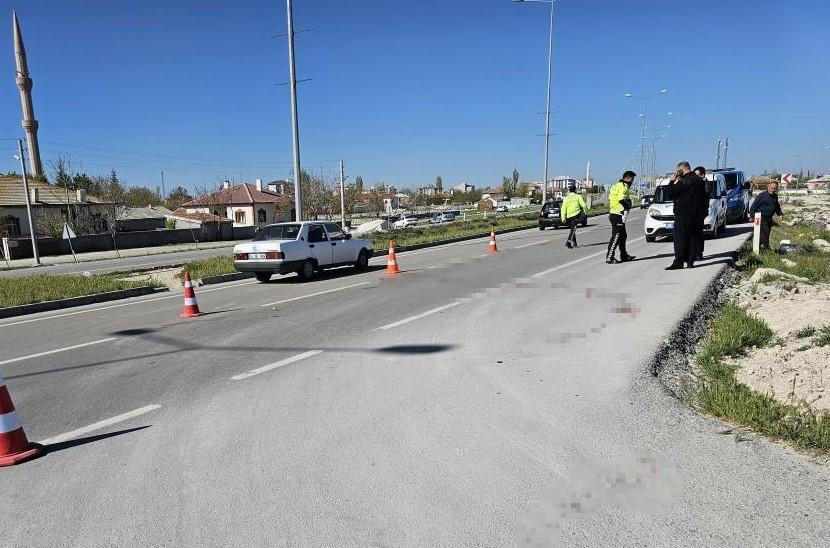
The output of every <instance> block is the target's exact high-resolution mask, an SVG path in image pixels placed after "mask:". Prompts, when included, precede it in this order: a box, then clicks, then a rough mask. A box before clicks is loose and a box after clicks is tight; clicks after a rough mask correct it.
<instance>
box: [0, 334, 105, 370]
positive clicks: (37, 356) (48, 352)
mask: <svg viewBox="0 0 830 548" xmlns="http://www.w3.org/2000/svg"><path fill="white" fill-rule="evenodd" d="M114 340H115V337H110V338H108V339H100V340H97V341H90V342H87V343H83V344H74V345H72V346H64V347H63V348H56V349H54V350H47V351H46V352H38V353H37V354H29V355H28V356H20V357H19V358H13V359H11V360H4V361H2V362H0V365H8V364H10V363H15V362H22V361H24V360H31V359H32V358H40V357H42V356H48V355H50V354H57V353H59V352H67V351H69V350H75V349H78V348H84V347H87V346H93V345H96V344H102V343H105V342H110V341H114Z"/></svg>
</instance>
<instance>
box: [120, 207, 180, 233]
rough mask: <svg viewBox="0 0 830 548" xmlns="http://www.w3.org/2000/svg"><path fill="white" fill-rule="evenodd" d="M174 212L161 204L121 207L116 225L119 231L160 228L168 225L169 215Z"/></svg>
mask: <svg viewBox="0 0 830 548" xmlns="http://www.w3.org/2000/svg"><path fill="white" fill-rule="evenodd" d="M172 214H173V212H172V211H170V210H169V209H167V208H166V207H164V206H160V205H156V206H154V205H148V206H146V207H124V208H119V211H118V215H117V216H116V221H115V226H116V227H117V228H116V230H117V231H118V232H139V231H142V230H159V229H162V228H165V227H166V224H165V223H166V221H167V217H169V216H170V215H172Z"/></svg>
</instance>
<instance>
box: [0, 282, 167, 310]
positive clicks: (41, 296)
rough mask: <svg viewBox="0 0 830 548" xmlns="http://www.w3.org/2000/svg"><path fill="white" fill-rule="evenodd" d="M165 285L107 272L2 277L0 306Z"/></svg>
mask: <svg viewBox="0 0 830 548" xmlns="http://www.w3.org/2000/svg"><path fill="white" fill-rule="evenodd" d="M148 285H149V286H153V287H161V284H160V283H158V282H156V281H153V280H151V281H144V280H142V281H127V280H119V279H117V278H116V277H115V276H113V275H110V274H105V275H101V276H72V275H68V274H67V275H48V274H37V275H34V276H25V277H22V278H0V308H5V307H8V306H20V305H23V304H32V303H40V302H44V301H56V300H59V299H69V298H71V297H83V296H86V295H97V294H99V293H107V292H109V291H120V290H122V289H135V288H137V287H146V286H148Z"/></svg>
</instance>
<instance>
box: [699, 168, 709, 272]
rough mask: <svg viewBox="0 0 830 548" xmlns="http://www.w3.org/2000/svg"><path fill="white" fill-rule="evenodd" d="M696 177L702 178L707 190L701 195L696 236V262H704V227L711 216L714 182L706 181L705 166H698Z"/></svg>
mask: <svg viewBox="0 0 830 548" xmlns="http://www.w3.org/2000/svg"><path fill="white" fill-rule="evenodd" d="M695 175H697V176H698V177H700V179H701V180H702V181H703V184H704V188H705V189H706V193H705V194H702V195H701V198H700V216H699V217H698V224H697V233H696V234H695V238H696V242H695V243H696V246H695V249H696V250H697V251H696V252H695V260H696V261H702V260H703V241H704V236H703V227H704V225H705V224H706V217H707V215H709V198H710V196H711V195H712V184H713V182H712V181H709V180H707V179H706V168H705V167H703V166H697V167H696V168H695Z"/></svg>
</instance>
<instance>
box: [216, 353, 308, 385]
mask: <svg viewBox="0 0 830 548" xmlns="http://www.w3.org/2000/svg"><path fill="white" fill-rule="evenodd" d="M322 353H323V351H322V350H309V351H308V352H303V353H302V354H297V355H296V356H291V357H290V358H286V359H284V360H280V361H278V362H276V363H272V364H270V365H264V366H262V367H259V368H257V369H251V370H250V371H247V372H245V373H240V374H239V375H234V376H233V377H231V380H232V381H241V380H245V379H247V378H250V377H253V376H254V375H259V374H260V373H266V372H268V371H273V370H274V369H278V368H280V367H284V366H286V365H290V364H292V363H297V362H298V361H300V360H304V359H306V358H310V357H312V356H316V355H317V354H322Z"/></svg>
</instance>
